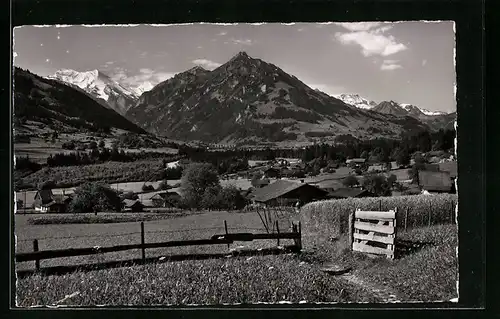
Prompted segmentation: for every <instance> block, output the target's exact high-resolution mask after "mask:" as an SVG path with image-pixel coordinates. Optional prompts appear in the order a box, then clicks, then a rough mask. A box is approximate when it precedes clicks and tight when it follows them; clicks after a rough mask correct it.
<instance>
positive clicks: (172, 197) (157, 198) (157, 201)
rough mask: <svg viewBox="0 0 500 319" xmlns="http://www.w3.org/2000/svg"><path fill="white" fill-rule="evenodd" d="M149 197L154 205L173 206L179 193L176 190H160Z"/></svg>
mask: <svg viewBox="0 0 500 319" xmlns="http://www.w3.org/2000/svg"><path fill="white" fill-rule="evenodd" d="M150 199H151V201H152V203H153V206H154V207H175V206H176V203H178V202H179V200H180V199H181V195H180V194H179V193H177V192H162V193H157V194H155V195H153V196H152V197H151V198H150Z"/></svg>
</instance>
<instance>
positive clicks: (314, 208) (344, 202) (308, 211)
mask: <svg viewBox="0 0 500 319" xmlns="http://www.w3.org/2000/svg"><path fill="white" fill-rule="evenodd" d="M457 198H458V197H457V195H455V194H436V195H417V196H398V197H368V198H348V199H339V200H326V201H318V202H313V203H309V204H307V205H305V206H304V207H302V209H301V220H302V222H303V225H304V227H303V229H304V232H305V233H307V235H308V236H328V237H331V236H340V235H341V234H344V233H346V232H347V226H348V217H349V213H350V212H353V211H355V210H356V209H364V210H375V211H378V210H380V208H381V209H382V210H389V209H394V208H397V209H398V213H397V216H396V225H397V227H398V228H401V227H404V218H405V211H406V209H408V219H407V225H408V227H410V228H413V227H421V226H427V225H428V222H429V220H428V218H429V212H431V224H441V223H451V222H454V212H455V205H456V203H457Z"/></svg>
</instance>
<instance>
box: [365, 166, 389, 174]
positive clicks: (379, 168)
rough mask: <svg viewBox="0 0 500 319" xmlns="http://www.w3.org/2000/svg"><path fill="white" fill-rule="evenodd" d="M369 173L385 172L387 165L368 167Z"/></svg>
mask: <svg viewBox="0 0 500 319" xmlns="http://www.w3.org/2000/svg"><path fill="white" fill-rule="evenodd" d="M367 171H368V173H379V172H383V171H385V165H382V164H377V165H370V166H368V170H367Z"/></svg>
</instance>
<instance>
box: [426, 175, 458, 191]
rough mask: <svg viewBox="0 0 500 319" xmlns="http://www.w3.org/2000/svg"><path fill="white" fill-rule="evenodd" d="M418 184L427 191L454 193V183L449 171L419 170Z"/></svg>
mask: <svg viewBox="0 0 500 319" xmlns="http://www.w3.org/2000/svg"><path fill="white" fill-rule="evenodd" d="M418 185H419V186H420V188H421V189H422V191H426V192H429V193H453V194H454V193H455V184H454V183H453V181H452V178H451V175H450V173H449V172H433V171H419V172H418Z"/></svg>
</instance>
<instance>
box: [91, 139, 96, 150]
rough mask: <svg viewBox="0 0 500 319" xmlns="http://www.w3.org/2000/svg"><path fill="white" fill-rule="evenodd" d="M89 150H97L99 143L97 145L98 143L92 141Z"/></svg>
mask: <svg viewBox="0 0 500 319" xmlns="http://www.w3.org/2000/svg"><path fill="white" fill-rule="evenodd" d="M89 148H90V149H91V150H94V149H96V148H97V143H96V141H92V142H90V143H89Z"/></svg>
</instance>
